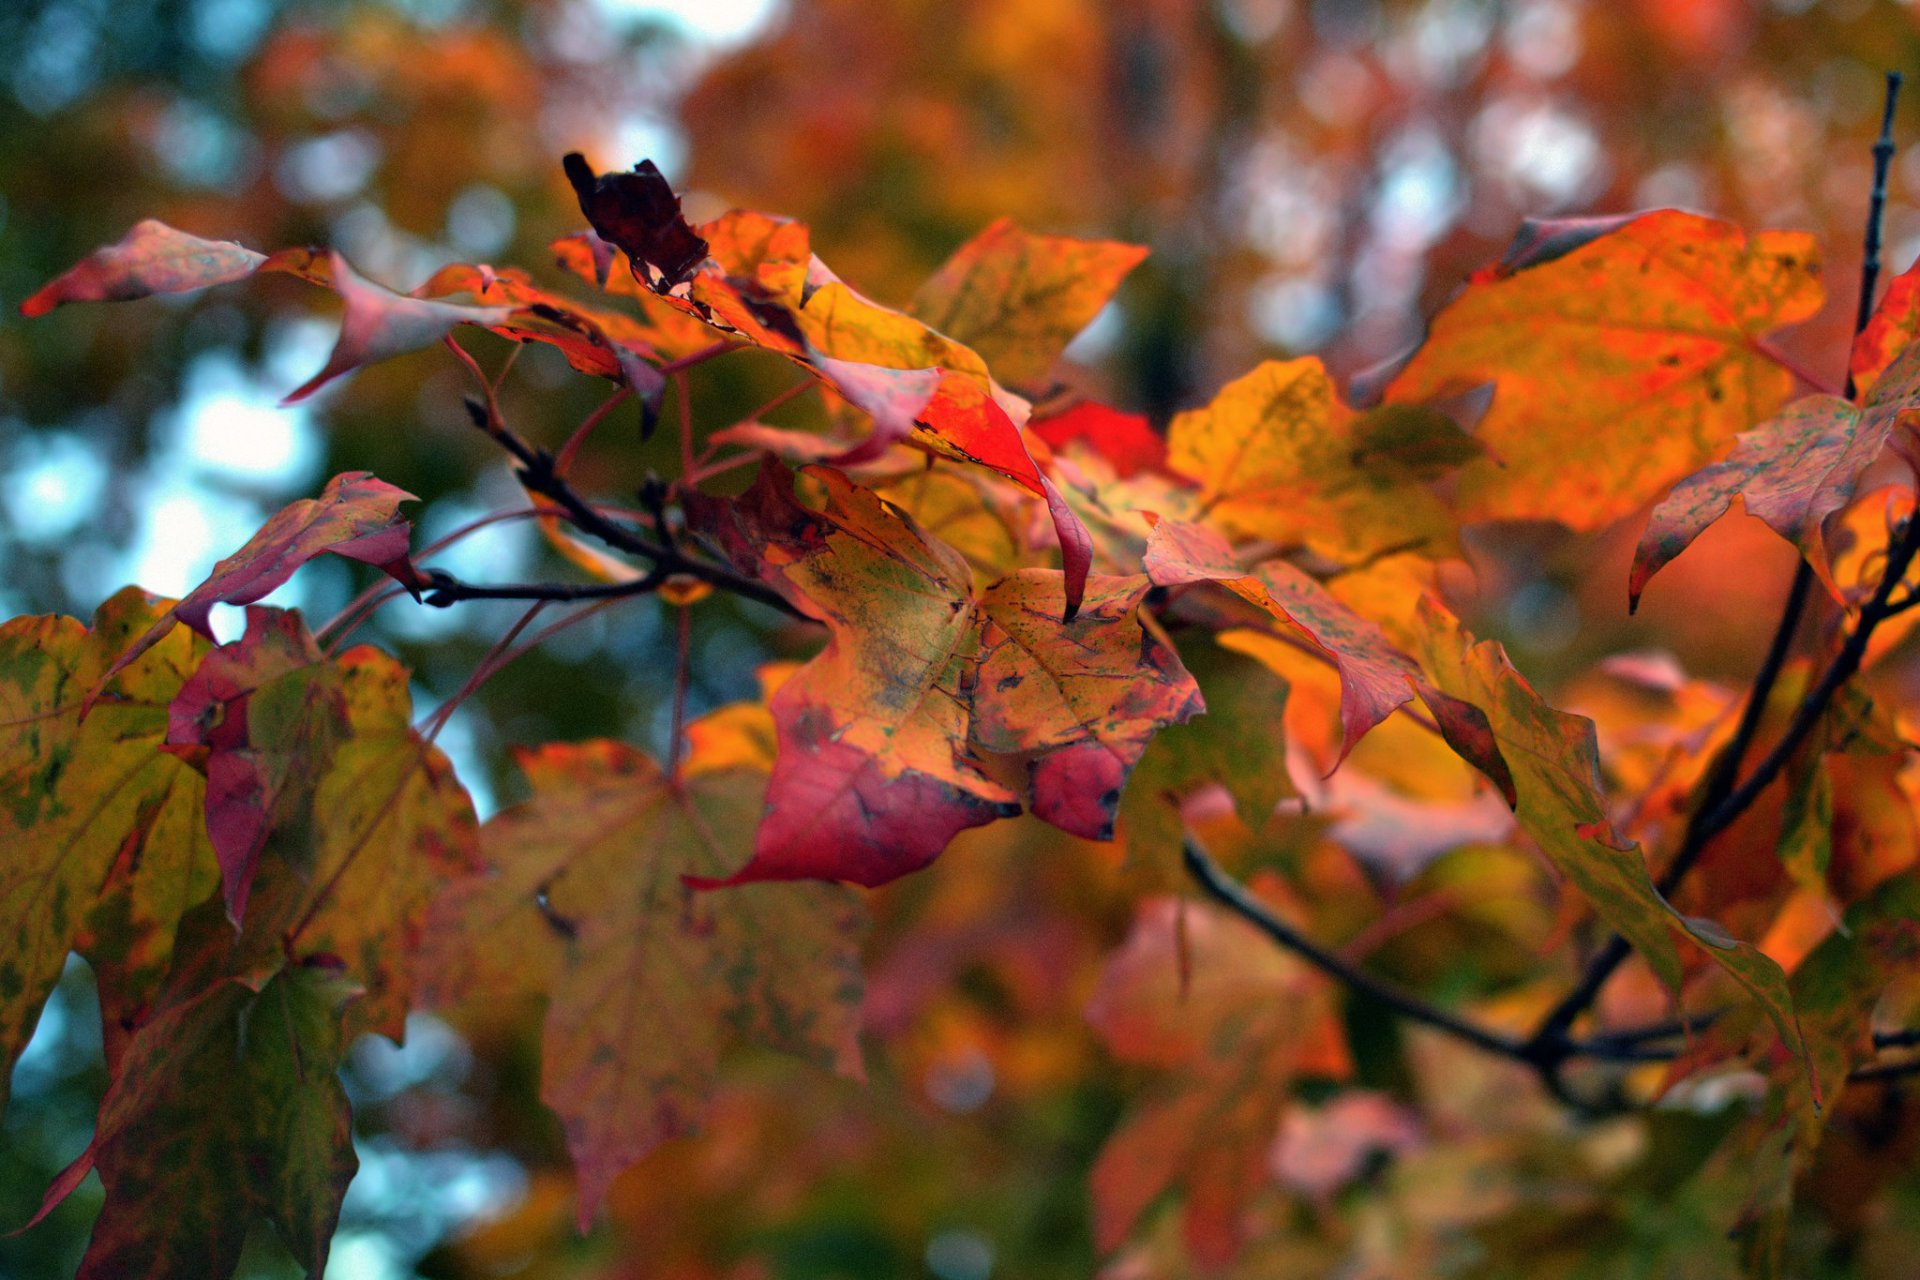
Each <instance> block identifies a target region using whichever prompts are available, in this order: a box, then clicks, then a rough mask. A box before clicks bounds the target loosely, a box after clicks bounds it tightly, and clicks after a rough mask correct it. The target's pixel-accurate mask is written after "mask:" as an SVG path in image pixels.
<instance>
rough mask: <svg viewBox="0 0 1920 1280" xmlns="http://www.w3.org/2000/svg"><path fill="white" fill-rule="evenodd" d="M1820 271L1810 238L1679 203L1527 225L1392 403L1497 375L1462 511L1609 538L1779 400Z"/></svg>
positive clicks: (1460, 300)
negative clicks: (1771, 346)
mask: <svg viewBox="0 0 1920 1280" xmlns="http://www.w3.org/2000/svg"><path fill="white" fill-rule="evenodd" d="M1818 275H1819V256H1818V253H1817V251H1816V248H1815V246H1814V243H1813V240H1812V238H1811V237H1810V236H1807V235H1804V234H1800V233H1797V232H1763V233H1761V234H1758V235H1754V236H1751V237H1749V236H1748V235H1747V234H1746V233H1745V232H1744V231H1741V230H1740V229H1739V228H1737V227H1735V226H1733V225H1732V224H1730V223H1726V222H1720V221H1717V220H1715V219H1712V218H1705V217H1701V216H1699V215H1696V214H1690V213H1679V212H1675V211H1672V210H1662V211H1659V212H1655V213H1645V214H1639V215H1635V216H1632V217H1627V218H1618V219H1579V220H1572V221H1567V222H1552V221H1548V222H1537V221H1529V222H1528V223H1526V224H1525V225H1524V226H1523V227H1522V229H1521V232H1520V234H1519V236H1518V237H1517V238H1516V239H1515V241H1514V245H1513V247H1512V248H1511V249H1510V250H1509V251H1508V255H1507V257H1506V258H1505V259H1503V260H1502V261H1501V262H1499V263H1498V264H1496V265H1494V266H1492V267H1488V268H1486V269H1484V270H1482V271H1480V272H1478V273H1476V274H1475V275H1474V276H1473V278H1472V279H1471V280H1470V281H1469V283H1468V285H1467V287H1466V288H1465V290H1464V291H1462V292H1461V294H1460V295H1459V296H1458V297H1457V298H1455V299H1454V300H1453V301H1452V302H1451V303H1449V304H1448V305H1447V306H1446V307H1445V308H1444V309H1442V310H1441V312H1440V314H1439V315H1437V316H1436V317H1435V318H1434V320H1433V324H1432V328H1431V331H1430V332H1429V334H1428V336H1427V339H1426V341H1425V343H1424V344H1422V346H1421V347H1420V349H1419V350H1418V351H1417V352H1416V353H1415V354H1414V356H1413V358H1412V360H1411V362H1410V363H1409V364H1408V365H1407V366H1406V368H1405V369H1403V370H1402V371H1401V372H1400V374H1399V375H1398V376H1397V377H1396V378H1394V380H1393V382H1392V383H1391V385H1389V387H1388V388H1387V393H1386V394H1387V398H1388V400H1389V401H1391V402H1397V403H1415V402H1421V401H1426V400H1430V399H1433V398H1435V397H1440V396H1445V395H1449V394H1452V393H1455V392H1458V391H1464V390H1466V389H1468V388H1470V387H1472V386H1475V385H1478V384H1482V383H1489V382H1490V383H1493V384H1494V387H1495V391H1494V397H1493V405H1492V407H1491V408H1490V409H1489V410H1488V412H1487V414H1486V416H1485V417H1484V418H1483V419H1482V420H1481V422H1480V424H1479V427H1478V428H1477V431H1476V435H1477V437H1478V439H1479V440H1480V441H1481V442H1482V443H1483V444H1484V445H1485V446H1486V447H1487V449H1488V451H1489V452H1490V454H1491V455H1492V458H1491V459H1490V460H1489V461H1486V462H1482V463H1477V464H1474V465H1472V466H1469V467H1467V468H1466V469H1464V470H1463V471H1462V472H1461V475H1460V479H1459V487H1458V490H1457V499H1456V500H1457V503H1458V508H1459V511H1460V514H1461V516H1462V517H1463V518H1465V519H1469V520H1485V519H1550V520H1558V521H1559V522H1561V523H1562V524H1565V525H1568V526H1570V527H1572V528H1576V529H1592V528H1597V527H1598V526H1600V525H1604V524H1606V523H1608V522H1609V521H1612V520H1615V519H1618V518H1619V517H1620V516H1623V515H1625V514H1627V513H1628V512H1629V511H1631V510H1633V509H1634V508H1635V507H1637V506H1639V505H1640V504H1641V503H1642V502H1644V501H1645V500H1646V498H1647V497H1648V496H1649V494H1650V493H1651V492H1652V491H1653V490H1655V489H1657V488H1658V487H1659V486H1661V485H1663V484H1667V483H1670V482H1672V481H1673V480H1675V479H1678V478H1679V477H1680V476H1683V475H1685V474H1687V473H1688V472H1690V471H1692V470H1694V469H1695V468H1697V467H1699V466H1701V465H1702V464H1704V463H1705V462H1706V461H1707V460H1708V459H1709V458H1710V457H1712V455H1713V453H1714V452H1715V451H1716V450H1717V449H1718V448H1719V447H1720V446H1721V445H1722V444H1723V443H1724V442H1725V441H1727V440H1728V439H1730V438H1731V437H1732V436H1733V435H1734V433H1735V432H1737V431H1740V430H1742V429H1744V428H1746V427H1747V426H1749V425H1751V424H1752V423H1754V422H1757V421H1759V420H1761V419H1762V418H1765V417H1767V416H1768V415H1769V414H1771V413H1773V412H1774V410H1775V409H1777V408H1779V406H1780V405H1781V403H1782V402H1784V401H1785V399H1786V397H1787V395H1788V394H1789V393H1790V392H1791V391H1792V389H1793V378H1792V376H1791V375H1790V374H1788V373H1787V372H1786V370H1785V369H1783V368H1782V367H1780V365H1779V363H1778V362H1777V361H1776V360H1775V359H1774V358H1773V357H1772V356H1771V355H1769V354H1768V353H1767V351H1766V350H1765V348H1764V343H1763V341H1762V340H1763V338H1764V336H1765V335H1766V334H1767V333H1768V332H1769V331H1771V330H1773V329H1777V328H1780V327H1781V326H1783V325H1788V324H1793V323H1795V322H1796V321H1799V320H1804V319H1806V318H1807V317H1809V316H1811V315H1812V314H1813V313H1814V312H1815V311H1816V310H1818V308H1819V306H1820V301H1821V291H1820V286H1819V282H1818Z"/></svg>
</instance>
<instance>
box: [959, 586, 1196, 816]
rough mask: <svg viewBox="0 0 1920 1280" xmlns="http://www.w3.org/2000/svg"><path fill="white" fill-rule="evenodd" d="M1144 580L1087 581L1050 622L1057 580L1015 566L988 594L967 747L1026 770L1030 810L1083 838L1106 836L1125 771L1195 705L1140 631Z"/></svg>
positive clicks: (1192, 689) (1169, 663) (1191, 687)
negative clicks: (1015, 760)
mask: <svg viewBox="0 0 1920 1280" xmlns="http://www.w3.org/2000/svg"><path fill="white" fill-rule="evenodd" d="M1147 586H1148V583H1147V580H1146V579H1145V578H1143V577H1139V576H1134V577H1127V578H1110V577H1104V576H1103V577H1098V578H1095V579H1093V580H1092V583H1091V584H1090V590H1089V592H1088V596H1087V601H1086V607H1085V608H1084V609H1083V610H1081V612H1080V614H1079V616H1078V617H1077V618H1076V619H1075V620H1073V621H1072V622H1070V623H1065V624H1063V623H1062V622H1061V621H1060V614H1061V598H1062V591H1063V587H1064V584H1063V581H1062V576H1061V575H1060V574H1058V573H1055V572H1053V571H1052V570H1050V569H1023V570H1021V571H1020V572H1019V573H1016V574H1014V575H1013V576H1012V577H1009V578H1004V579H1002V580H1001V581H999V582H996V583H994V584H993V585H992V586H991V587H988V588H987V590H986V592H985V593H984V595H983V596H982V597H981V601H980V613H981V615H982V627H981V639H980V657H979V674H978V675H977V677H976V678H975V680H974V682H973V683H974V696H973V712H974V716H973V727H972V734H973V740H974V742H975V743H977V744H978V745H979V746H980V747H981V748H982V749H984V750H987V751H993V752H998V753H1001V754H1008V755H1011V754H1025V753H1036V752H1037V753H1039V754H1038V755H1037V757H1036V758H1035V759H1033V761H1032V763H1031V765H1030V766H1029V777H1030V785H1029V790H1030V793H1031V796H1032V806H1033V812H1034V814H1035V815H1036V816H1037V817H1039V818H1042V819H1044V820H1045V821H1047V822H1050V823H1052V824H1053V825H1054V826H1056V827H1059V828H1060V829H1061V830H1063V831H1066V832H1069V833H1071V834H1073V835H1077V836H1080V837H1082V838H1084V839H1088V840H1111V839H1112V838H1113V821H1114V814H1115V812H1116V811H1117V809H1118V808H1119V804H1120V796H1121V793H1122V791H1123V790H1124V788H1125V786H1126V781H1127V775H1128V774H1129V773H1131V772H1132V770H1133V766H1134V765H1135V764H1136V763H1138V761H1139V759H1140V756H1141V754H1142V753H1143V752H1144V751H1145V750H1146V749H1147V744H1148V742H1150V741H1151V740H1152V739H1153V736H1154V735H1155V734H1156V733H1158V732H1159V731H1160V730H1161V729H1163V728H1165V727H1167V726H1168V725H1172V724H1179V723H1181V722H1183V721H1185V720H1188V719H1190V718H1191V717H1193V716H1195V715H1198V714H1199V713H1200V712H1201V711H1203V710H1204V709H1205V707H1204V704H1203V703H1202V701H1201V698H1200V689H1199V686H1198V685H1196V684H1195V683H1194V681H1193V677H1192V676H1190V675H1188V674H1187V670H1186V668H1185V667H1183V666H1182V665H1181V664H1180V657H1179V655H1178V654H1176V653H1175V652H1174V651H1173V650H1172V649H1170V648H1168V647H1167V646H1166V645H1164V644H1162V643H1161V642H1160V641H1159V640H1158V639H1157V638H1155V637H1154V635H1153V634H1152V633H1151V632H1149V631H1147V630H1146V628H1145V627H1144V626H1142V625H1141V621H1140V601H1141V600H1142V599H1144V598H1145V597H1146V593H1147Z"/></svg>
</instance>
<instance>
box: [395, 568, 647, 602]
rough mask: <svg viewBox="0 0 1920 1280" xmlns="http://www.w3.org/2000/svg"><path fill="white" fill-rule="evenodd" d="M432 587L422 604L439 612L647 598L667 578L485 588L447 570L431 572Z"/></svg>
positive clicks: (525, 584) (541, 583) (504, 585)
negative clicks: (493, 604)
mask: <svg viewBox="0 0 1920 1280" xmlns="http://www.w3.org/2000/svg"><path fill="white" fill-rule="evenodd" d="M427 577H428V578H429V579H430V580H431V581H432V584H433V585H432V586H430V587H428V588H427V591H426V593H425V594H424V595H423V596H422V597H421V600H422V601H423V602H424V603H426V604H430V605H432V606H434V607H435V608H437V609H445V608H447V607H449V606H451V605H455V604H458V603H460V602H461V601H462V600H557V601H568V600H608V599H617V598H619V597H621V596H640V595H646V594H647V593H648V592H650V591H658V590H659V589H660V584H661V583H663V582H665V581H666V580H667V575H666V574H664V573H662V572H660V570H659V569H658V568H657V567H656V568H655V569H654V570H653V571H652V572H650V573H647V574H645V575H644V576H642V577H639V578H636V579H634V580H633V581H632V582H607V583H600V582H592V583H578V582H506V583H498V584H494V585H490V586H489V585H483V584H479V583H472V582H462V581H461V580H460V579H458V578H456V577H454V576H453V575H452V574H450V573H448V572H447V571H446V570H445V569H429V570H428V571H427Z"/></svg>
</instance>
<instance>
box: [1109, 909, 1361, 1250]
mask: <svg viewBox="0 0 1920 1280" xmlns="http://www.w3.org/2000/svg"><path fill="white" fill-rule="evenodd" d="M1183 916H1184V919H1183V918H1182V917H1183ZM1087 1019H1088V1021H1089V1022H1091V1023H1092V1024H1093V1027H1094V1030H1095V1031H1096V1032H1097V1033H1098V1034H1099V1036H1100V1038H1101V1040H1102V1042H1104V1043H1105V1045H1106V1047H1107V1049H1108V1051H1109V1052H1110V1053H1112V1054H1113V1055H1114V1056H1115V1057H1116V1058H1119V1059H1120V1060H1121V1061H1123V1062H1131V1063H1137V1064H1140V1065H1143V1066H1147V1067H1151V1068H1154V1069H1156V1070H1157V1071H1158V1072H1160V1073H1161V1076H1162V1079H1161V1082H1160V1084H1159V1087H1158V1088H1157V1089H1156V1090H1155V1091H1154V1092H1153V1093H1151V1094H1149V1095H1148V1100H1147V1101H1146V1102H1144V1103H1142V1104H1139V1105H1137V1106H1136V1107H1135V1109H1134V1110H1133V1111H1132V1112H1131V1113H1130V1114H1129V1115H1128V1116H1127V1118H1126V1119H1125V1120H1124V1121H1122V1122H1121V1125H1120V1127H1119V1128H1118V1129H1117V1130H1115V1131H1114V1133H1113V1134H1112V1136H1110V1137H1109V1138H1108V1139H1107V1142H1106V1145H1105V1146H1104V1147H1102V1148H1101V1151H1100V1155H1099V1158H1098V1159H1097V1160H1096V1161H1095V1163H1094V1167H1093V1179H1092V1192H1093V1206H1094V1214H1093V1217H1094V1224H1093V1230H1094V1244H1095V1246H1096V1247H1097V1248H1099V1249H1100V1250H1101V1251H1102V1252H1103V1253H1105V1252H1111V1251H1112V1250H1113V1249H1115V1248H1117V1247H1118V1246H1119V1245H1120V1244H1121V1243H1122V1242H1124V1241H1125V1239H1126V1238H1127V1235H1128V1234H1129V1233H1130V1232H1131V1231H1132V1229H1133V1226H1134V1223H1135V1222H1137V1221H1138V1220H1139V1217H1140V1215H1141V1214H1142V1213H1143V1212H1144V1211H1145V1210H1146V1209H1147V1207H1148V1206H1149V1205H1151V1204H1152V1203H1153V1202H1154V1201H1155V1200H1157V1199H1158V1198H1159V1197H1160V1196H1161V1195H1162V1194H1163V1193H1164V1192H1166V1191H1167V1190H1168V1189H1169V1188H1171V1187H1173V1186H1175V1185H1176V1184H1177V1185H1180V1186H1183V1187H1184V1188H1185V1190H1186V1219H1185V1235H1186V1239H1187V1243H1188V1245H1189V1247H1190V1248H1192V1250H1193V1251H1194V1256H1195V1257H1196V1258H1197V1259H1198V1260H1199V1261H1200V1262H1201V1263H1203V1264H1204V1265H1207V1266H1212V1267H1219V1266H1222V1265H1224V1264H1225V1263H1227V1262H1229V1261H1230V1260H1231V1259H1232V1257H1233V1255H1234V1253H1235V1252H1236V1251H1237V1249H1238V1247H1239V1244H1240V1238H1241V1234H1242V1230H1243V1228H1242V1225H1241V1214H1242V1211H1243V1210H1244V1209H1245V1207H1246V1205H1247V1202H1248V1201H1249V1200H1251V1199H1252V1198H1253V1196H1254V1194H1255V1193H1256V1192H1257V1191H1259V1189H1260V1188H1261V1187H1262V1186H1264V1185H1266V1183H1267V1180H1268V1173H1267V1161H1268V1152H1269V1151H1270V1150H1271V1148H1272V1146H1273V1142H1274V1137H1275V1135H1276V1133H1277V1131H1278V1129H1279V1123H1280V1118H1281V1115H1282V1114H1283V1113H1284V1111H1285V1110H1286V1105H1287V1097H1288V1093H1289V1090H1290V1087H1291V1086H1292V1085H1293V1083H1294V1082H1295V1081H1297V1080H1299V1079H1301V1078H1303V1077H1319V1078H1333V1079H1340V1078H1343V1077H1345V1076H1346V1075H1347V1074H1348V1073H1349V1071H1350V1070H1351V1064H1350V1062H1349V1059H1348V1056H1347V1047H1346V1039H1345V1036H1344V1035H1343V1033H1342V1031H1341V1028H1340V1023H1339V1020H1338V1016H1337V1009H1336V1004H1335V1001H1334V999H1333V994H1332V990H1331V988H1330V986H1329V984H1328V983H1327V982H1326V981H1324V980H1323V979H1321V978H1320V977H1319V976H1318V975H1316V974H1314V973H1312V972H1311V971H1310V970H1308V969H1307V967H1306V966H1305V965H1304V964H1303V963H1302V962H1301V961H1300V960H1299V959H1297V958H1296V957H1294V956H1292V955H1289V954H1287V953H1286V952H1284V951H1282V950H1280V949H1279V948H1277V947H1275V946H1274V945H1273V944H1272V943H1271V942H1270V941H1268V940H1267V939H1266V938H1265V937H1263V936H1262V935H1261V934H1260V933H1258V932H1257V931H1256V930H1255V929H1254V928H1253V926H1251V925H1249V924H1247V923H1246V922H1245V921H1244V920H1241V919H1240V918H1239V917H1237V916H1231V915H1229V914H1227V913H1226V912H1223V911H1220V910H1217V909H1215V908H1213V907H1210V906H1203V905H1200V904H1195V903H1182V902H1178V901H1176V900H1174V899H1171V898H1155V899H1150V900H1148V901H1146V902H1143V903H1141V904H1140V907H1139V909H1138V911H1137V913H1136V915H1135V918H1134V925H1133V930H1132V932H1131V933H1130V934H1129V935H1128V937H1127V941H1126V943H1125V944H1124V945H1123V946H1122V947H1121V948H1120V949H1119V950H1118V951H1116V952H1114V953H1113V954H1112V955H1111V956H1110V957H1108V960H1107V963H1106V966H1105V967H1104V969H1103V970H1102V972H1101V975H1100V983H1099V986H1098V987H1097V988H1096V990H1095V991H1094V995H1093V998H1092V1000H1091V1001H1089V1003H1088V1006H1087Z"/></svg>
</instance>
